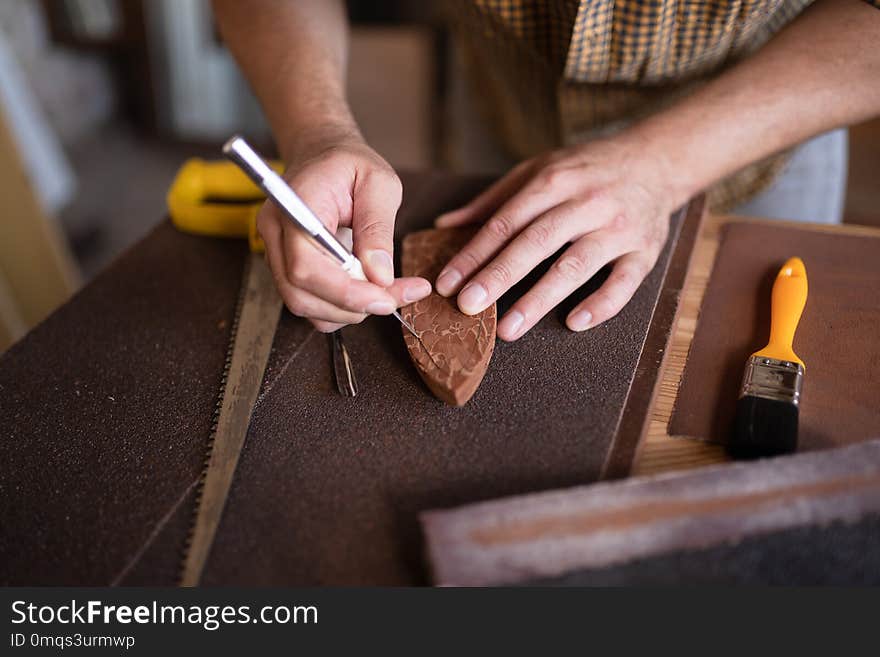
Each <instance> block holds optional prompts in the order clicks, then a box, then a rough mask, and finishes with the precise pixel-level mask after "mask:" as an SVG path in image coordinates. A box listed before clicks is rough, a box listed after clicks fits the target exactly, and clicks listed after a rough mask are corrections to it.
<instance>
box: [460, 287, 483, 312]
mask: <svg viewBox="0 0 880 657" xmlns="http://www.w3.org/2000/svg"><path fill="white" fill-rule="evenodd" d="M488 296H489V293H488V292H486V288H485V287H483V286H482V284H480V283H468V284H467V285H465V286H464V289H463V290H462V291H461V294H459V295H458V307H459V308H461V310H462V312H464V313H466V314H468V315H473V314H475V313H478V312H480V311H481V310H482V309H483V307H484V302H485V300H486V297H488Z"/></svg>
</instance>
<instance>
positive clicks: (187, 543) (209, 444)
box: [177, 260, 249, 582]
mask: <svg viewBox="0 0 880 657" xmlns="http://www.w3.org/2000/svg"><path fill="white" fill-rule="evenodd" d="M248 262H249V261H247V260H246V261H245V266H244V267H243V268H242V277H241V287H240V288H239V292H238V300H237V301H236V303H235V311H234V314H233V316H232V326H231V327H230V330H229V343H228V344H227V345H226V357H225V358H224V359H223V371H222V372H221V374H220V386H219V389H218V392H217V401H216V402H215V403H214V412H213V414H212V416H211V428H210V430H209V434H208V440H207V441H206V444H205V458H204V460H203V462H202V471H201V472H200V473H199V480H198V484H197V485H196V495H195V498H196V499H195V505H194V506H193V511H192V514H191V518H190V524H189V530H188V531H187V533H186V539H185V540H184V544H183V557H182V558H181V560H180V569H179V573H178V576H177V581H178V582H182V580H183V573H184V570H185V568H186V560H187V557H188V556H189V550H190V547H191V546H192V541H193V533H194V532H195V529H196V517H197V516H198V513H199V507H201V505H202V495H203V493H204V487H205V478H206V477H207V476H208V465H209V464H210V462H211V454H212V452H213V451H214V438H215V437H216V435H217V424H218V422H219V419H220V408H221V407H222V406H223V395H224V393H225V392H226V383H227V381H228V380H229V368H230V367H231V366H232V350H233V348H234V347H235V336H236V335H237V334H238V323H239V319H240V318H241V309H242V307H244V299H245V296H246V289H245V288H246V281H247V277H248V269H249V265H248Z"/></svg>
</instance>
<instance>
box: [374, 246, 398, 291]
mask: <svg viewBox="0 0 880 657" xmlns="http://www.w3.org/2000/svg"><path fill="white" fill-rule="evenodd" d="M369 260H370V264H371V265H372V267H373V271H374V272H376V273H377V274H378V275H379V276H380V278H381V279H382V280H381V282H382V283H383V284H384V285H391V283H392V282H394V264H393V263H392V262H391V254H390V253H388V251H383V250H382V249H378V250H376V251H371V252H370V256H369Z"/></svg>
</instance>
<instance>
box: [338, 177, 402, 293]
mask: <svg viewBox="0 0 880 657" xmlns="http://www.w3.org/2000/svg"><path fill="white" fill-rule="evenodd" d="M402 195H403V188H402V187H401V185H400V180H399V179H398V177H397V176H396V175H395V174H394V172H393V171H391V170H390V169H389V170H387V171H386V170H385V169H374V170H373V171H370V172H369V173H367V174H365V175H364V177H363V179H362V180H358V181H357V183H356V184H355V189H354V191H353V196H352V203H353V205H352V219H351V227H352V232H353V239H354V253H355V255H356V256H357V257H358V259H360V261H361V263H362V264H363V266H364V272H365V273H366V275H367V278H369V279H370V280H371V281H373V282H374V283H376V284H377V285H381V286H383V287H387V286H388V285H391V282H392V281H393V280H394V264H393V260H392V253H393V248H394V247H393V239H394V218H395V215H396V214H397V210H398V208H400V201H401V198H402Z"/></svg>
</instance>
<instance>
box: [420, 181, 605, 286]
mask: <svg viewBox="0 0 880 657" xmlns="http://www.w3.org/2000/svg"><path fill="white" fill-rule="evenodd" d="M553 175H554V176H557V174H555V173H554V174H553ZM554 180H555V181H556V182H553V183H552V184H551V182H549V181H550V177H549V176H548V175H545V174H544V173H542V174H541V175H538V176H536V177H535V178H533V179H532V180H530V181H529V182H528V183H527V184H526V185H525V186H524V187H523V188H522V189H521V190H520V191H519V192H517V193H516V194H515V195H514V196H513V197H512V198H510V199H509V200H508V201H506V202H505V203H504V204H503V205H502V206H501V207H500V208H499V209H498V211H497V212H495V213H494V214H493V215H492V218H491V219H489V220H488V221H487V222H486V224H485V225H484V226H483V227H482V228H481V229H480V230H479V232H478V233H477V234H476V235H474V237H473V238H472V239H471V241H470V242H468V243H467V244H466V245H465V246H464V248H463V249H462V250H461V251H459V253H458V254H457V255H455V256H454V257H453V258H452V259H451V260H450V261H449V262H448V263H447V265H446V266H445V267H444V268H443V269H442V270H441V271H440V275H439V276H438V277H437V282H436V284H435V285H436V287H437V292H438V293H439V294H442V295H443V296H451V295H452V294H455V292H456V291H458V289H459V288H460V287H461V286H462V284H463V283H464V282H465V281H466V280H468V279H469V278H470V277H471V276H473V275H474V274H475V273H476V272H477V271H479V270H480V269H482V268H483V267H484V266H485V265H486V263H488V262H489V260H490V259H492V258H493V257H494V256H495V254H496V253H498V252H499V251H500V250H501V249H502V248H503V247H504V245H505V244H507V243H508V242H510V241H511V240H512V239H513V238H514V237H515V236H516V235H517V234H518V233H519V232H520V231H521V230H522V229H523V228H524V227H525V226H526V225H528V224H529V223H530V222H532V221H533V220H534V219H535V217H538V216H539V215H541V214H543V213H545V212H547V211H548V210H550V209H551V208H553V207H554V206H556V205H558V204H559V203H562V202H564V201H566V200H567V199H569V198H571V195H570V192H571V190H570V189H569V188H568V186H570V184H571V177H570V176H568V173H566V174H565V176H564V180H563V177H560V176H557V177H556V178H554ZM588 200H589V199H583V201H584V202H587V201H588ZM535 264H537V263H535Z"/></svg>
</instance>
